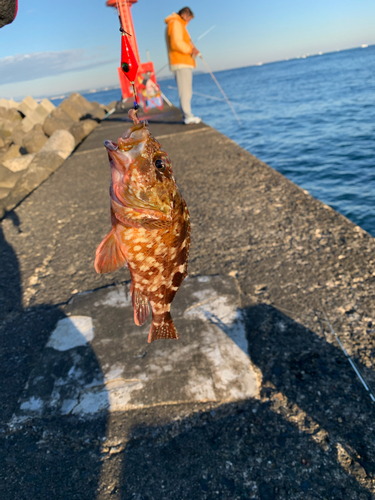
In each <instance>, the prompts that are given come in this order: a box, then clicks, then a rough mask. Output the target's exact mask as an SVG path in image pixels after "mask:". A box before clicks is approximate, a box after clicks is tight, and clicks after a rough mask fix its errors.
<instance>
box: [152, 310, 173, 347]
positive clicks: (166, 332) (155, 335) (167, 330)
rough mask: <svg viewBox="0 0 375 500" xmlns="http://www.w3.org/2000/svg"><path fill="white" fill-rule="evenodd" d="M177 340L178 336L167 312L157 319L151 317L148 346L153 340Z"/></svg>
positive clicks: (156, 317)
mask: <svg viewBox="0 0 375 500" xmlns="http://www.w3.org/2000/svg"><path fill="white" fill-rule="evenodd" d="M178 338H179V336H178V333H177V330H176V327H175V326H174V323H173V319H172V316H171V313H170V312H169V311H168V312H166V313H165V314H164V315H160V316H159V317H158V316H156V315H154V316H153V318H152V324H151V328H150V332H149V334H148V340H147V342H148V343H149V344H150V343H151V342H153V341H154V340H159V339H178Z"/></svg>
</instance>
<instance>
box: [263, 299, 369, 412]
mask: <svg viewBox="0 0 375 500" xmlns="http://www.w3.org/2000/svg"><path fill="white" fill-rule="evenodd" d="M272 304H273V305H274V306H276V307H277V308H278V309H280V310H283V311H285V312H288V313H292V314H293V313H294V312H293V311H290V310H288V309H285V308H284V307H281V306H279V305H278V304H277V303H276V302H272ZM297 304H298V302H297ZM300 305H302V304H300ZM312 312H313V313H314V314H315V315H316V316H318V313H323V316H324V321H325V322H326V323H327V324H328V327H329V329H330V330H331V332H332V333H333V335H334V336H335V339H336V341H337V343H338V345H339V347H340V349H341V350H342V352H343V353H344V355H345V357H346V358H347V360H348V361H349V363H350V366H351V367H352V368H353V370H354V372H355V374H356V375H357V377H358V378H359V380H360V382H361V384H362V385H363V387H364V388H365V389H366V391H367V392H368V394H369V396H370V398H371V400H372V402H373V403H375V396H374V393H373V391H372V389H370V386H369V384H368V383H367V382H366V381H365V378H364V376H363V375H362V374H361V372H360V370H359V368H358V367H357V365H356V364H355V362H354V361H353V360H352V358H351V356H350V355H349V354H348V352H347V350H346V349H345V347H344V346H343V344H342V342H341V340H340V337H339V336H338V334H337V333H336V332H335V330H334V329H333V328H332V325H331V323H330V322H329V319H328V317H327V315H326V313H325V311H324V310H322V311H319V310H316V309H315V310H312ZM318 319H319V320H321V318H319V316H318ZM323 334H324V330H323Z"/></svg>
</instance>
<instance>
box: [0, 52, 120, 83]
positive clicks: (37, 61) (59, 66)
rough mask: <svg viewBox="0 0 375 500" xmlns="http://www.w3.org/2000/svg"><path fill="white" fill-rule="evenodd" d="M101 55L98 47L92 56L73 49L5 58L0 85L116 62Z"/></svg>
mask: <svg viewBox="0 0 375 500" xmlns="http://www.w3.org/2000/svg"><path fill="white" fill-rule="evenodd" d="M103 55H104V54H103V48H102V47H99V51H98V52H97V53H92V54H90V53H88V52H87V51H86V50H85V49H73V50H63V51H61V52H52V51H51V52H34V53H32V54H16V55H14V56H7V57H4V58H2V59H0V85H5V84H9V83H16V82H25V81H29V80H36V79H37V78H44V77H48V76H55V75H59V74H61V73H67V72H71V71H83V70H87V69H91V68H94V67H97V66H102V65H104V64H108V63H110V62H114V61H116V59H105V58H104V59H103Z"/></svg>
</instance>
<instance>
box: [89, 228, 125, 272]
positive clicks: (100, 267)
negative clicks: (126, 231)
mask: <svg viewBox="0 0 375 500" xmlns="http://www.w3.org/2000/svg"><path fill="white" fill-rule="evenodd" d="M125 264H126V259H125V256H124V254H123V253H122V251H121V246H120V244H119V242H118V240H117V237H116V232H115V229H112V231H111V232H109V233H108V234H107V236H106V237H105V238H104V240H103V241H102V242H101V243H100V245H99V246H98V248H97V250H96V257H95V270H96V272H97V273H99V274H102V273H111V272H112V271H116V269H120V268H121V267H124V265H125Z"/></svg>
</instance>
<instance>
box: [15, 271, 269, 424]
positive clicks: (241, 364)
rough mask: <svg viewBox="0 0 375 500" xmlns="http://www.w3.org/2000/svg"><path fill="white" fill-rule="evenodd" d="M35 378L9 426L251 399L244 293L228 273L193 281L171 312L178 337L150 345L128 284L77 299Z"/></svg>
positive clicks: (253, 382)
mask: <svg viewBox="0 0 375 500" xmlns="http://www.w3.org/2000/svg"><path fill="white" fill-rule="evenodd" d="M65 314H66V315H67V317H66V318H64V319H62V320H60V321H59V322H58V323H57V325H56V328H55V330H54V331H53V333H52V334H51V336H50V338H49V340H48V342H47V344H46V347H45V349H44V351H43V354H42V357H41V360H40V362H39V363H38V364H37V367H36V368H35V369H34V370H33V372H32V373H31V375H30V377H29V380H28V383H27V385H26V387H25V390H24V392H23V395H22V397H21V399H20V401H19V409H18V411H17V412H16V414H15V415H14V417H13V419H12V423H16V422H20V421H24V420H27V419H28V418H32V417H42V416H47V415H68V414H74V415H79V416H82V417H87V416H89V415H93V414H96V413H98V412H101V411H109V412H116V411H124V410H129V409H136V408H143V407H150V406H157V405H165V404H178V403H185V402H193V403H198V402H200V403H201V402H208V401H213V402H227V401H237V400H242V399H247V398H249V397H255V396H257V394H258V388H259V383H258V382H259V381H258V378H257V374H256V373H255V371H254V369H253V366H252V364H251V362H250V359H249V356H248V344H247V340H246V335H245V328H244V324H243V318H242V316H241V311H240V310H239V293H238V289H237V285H236V282H235V280H234V278H232V277H230V276H213V277H195V278H191V279H187V280H186V282H185V283H184V285H183V286H182V288H181V290H180V291H179V293H178V294H177V297H176V299H175V302H174V303H173V306H172V315H173V317H174V321H175V323H176V326H177V329H178V331H179V334H180V340H179V341H176V342H172V341H169V342H168V341H158V342H154V343H152V344H147V333H148V330H149V322H148V323H147V324H146V325H144V326H142V327H137V326H136V325H135V324H134V321H133V309H132V305H131V296H130V284H129V283H125V284H121V285H117V286H111V287H107V288H103V289H100V290H96V291H93V292H88V293H83V294H78V295H77V296H75V298H74V299H73V300H72V301H71V303H70V304H69V305H68V306H67V308H66V310H65Z"/></svg>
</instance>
